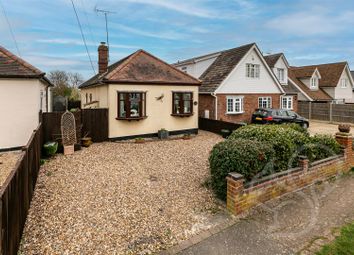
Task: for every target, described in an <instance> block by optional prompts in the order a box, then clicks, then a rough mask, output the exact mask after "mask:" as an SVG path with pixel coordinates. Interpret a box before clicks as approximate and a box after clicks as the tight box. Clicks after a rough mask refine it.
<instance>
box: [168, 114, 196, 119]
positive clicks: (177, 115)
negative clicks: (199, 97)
mask: <svg viewBox="0 0 354 255" xmlns="http://www.w3.org/2000/svg"><path fill="white" fill-rule="evenodd" d="M171 116H173V117H182V118H183V117H190V116H193V113H185V114H178V113H172V114H171Z"/></svg>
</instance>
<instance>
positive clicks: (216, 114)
mask: <svg viewBox="0 0 354 255" xmlns="http://www.w3.org/2000/svg"><path fill="white" fill-rule="evenodd" d="M210 95H211V96H212V97H214V98H215V120H218V97H217V96H216V94H215V92H212V93H210Z"/></svg>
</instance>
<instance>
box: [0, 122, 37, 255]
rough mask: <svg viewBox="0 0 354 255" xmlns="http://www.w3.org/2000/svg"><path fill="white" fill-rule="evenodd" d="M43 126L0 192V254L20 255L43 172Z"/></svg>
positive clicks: (29, 143) (23, 152)
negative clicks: (39, 174) (30, 210)
mask: <svg viewBox="0 0 354 255" xmlns="http://www.w3.org/2000/svg"><path fill="white" fill-rule="evenodd" d="M41 137H42V126H41V124H40V125H39V126H38V128H37V129H36V130H35V131H34V132H33V134H32V136H31V138H30V140H29V142H28V143H27V145H26V146H25V147H24V148H23V150H22V153H21V156H20V158H19V160H18V161H17V163H16V165H15V167H14V170H13V171H12V172H11V173H10V175H9V176H8V177H7V179H6V181H5V183H4V184H3V186H1V189H0V213H1V215H0V254H1V255H15V254H17V251H18V248H19V245H20V242H21V236H22V232H23V228H24V226H25V222H26V218H27V214H28V210H29V207H30V201H31V199H32V196H33V192H34V187H35V184H36V181H37V176H38V172H39V168H40V154H41V147H42V138H41Z"/></svg>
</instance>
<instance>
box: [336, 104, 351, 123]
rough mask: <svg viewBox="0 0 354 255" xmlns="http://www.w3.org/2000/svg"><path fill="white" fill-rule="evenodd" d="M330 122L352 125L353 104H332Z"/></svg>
mask: <svg viewBox="0 0 354 255" xmlns="http://www.w3.org/2000/svg"><path fill="white" fill-rule="evenodd" d="M332 120H333V121H336V122H351V123H354V105H353V104H333V105H332Z"/></svg>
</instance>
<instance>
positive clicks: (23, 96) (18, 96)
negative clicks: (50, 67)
mask: <svg viewBox="0 0 354 255" xmlns="http://www.w3.org/2000/svg"><path fill="white" fill-rule="evenodd" d="M51 86H52V84H51V82H50V81H49V80H48V79H47V78H46V77H45V73H44V72H42V71H40V70H38V69H37V68H35V67H34V66H32V65H30V64H29V63H27V62H26V61H24V60H23V59H21V58H19V57H18V56H15V55H14V54H12V53H11V52H9V51H8V50H6V49H5V48H3V47H1V46H0V108H1V110H0V116H1V121H0V150H11V149H18V148H20V147H22V146H24V145H26V144H27V142H28V140H29V138H30V136H31V134H32V132H33V130H34V129H35V128H36V127H37V126H38V124H39V112H40V111H42V112H46V111H50V104H51V103H50V96H49V95H50V89H49V88H50V87H51Z"/></svg>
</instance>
